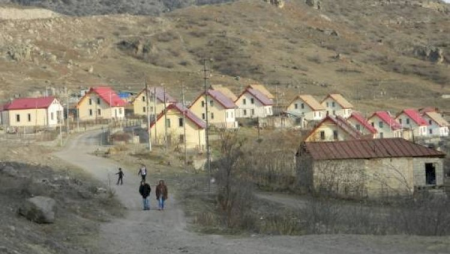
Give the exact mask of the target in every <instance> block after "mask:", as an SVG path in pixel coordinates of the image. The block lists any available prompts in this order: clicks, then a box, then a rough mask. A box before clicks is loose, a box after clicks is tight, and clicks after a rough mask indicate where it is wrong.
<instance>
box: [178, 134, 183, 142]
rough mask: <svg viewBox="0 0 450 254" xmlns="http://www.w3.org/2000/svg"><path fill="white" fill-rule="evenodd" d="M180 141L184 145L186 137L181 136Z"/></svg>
mask: <svg viewBox="0 0 450 254" xmlns="http://www.w3.org/2000/svg"><path fill="white" fill-rule="evenodd" d="M179 141H180V143H184V135H183V134H181V135H180V139H179Z"/></svg>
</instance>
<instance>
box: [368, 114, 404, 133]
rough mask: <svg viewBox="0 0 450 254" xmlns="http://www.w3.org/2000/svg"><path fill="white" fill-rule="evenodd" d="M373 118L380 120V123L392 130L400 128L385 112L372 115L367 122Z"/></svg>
mask: <svg viewBox="0 0 450 254" xmlns="http://www.w3.org/2000/svg"><path fill="white" fill-rule="evenodd" d="M374 116H377V117H378V118H380V119H381V121H383V122H384V123H385V124H387V125H388V126H390V127H391V129H392V130H399V129H401V128H402V126H401V125H400V124H399V123H398V122H397V121H396V120H395V119H394V118H392V117H391V115H390V114H389V112H387V111H377V112H375V113H373V114H372V116H370V117H369V120H370V119H372V117H374Z"/></svg>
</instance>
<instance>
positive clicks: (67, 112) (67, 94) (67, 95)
mask: <svg viewBox="0 0 450 254" xmlns="http://www.w3.org/2000/svg"><path fill="white" fill-rule="evenodd" d="M66 98H67V101H66V103H67V108H66V115H67V123H66V125H67V136H69V107H70V105H69V93H68V92H67V90H66Z"/></svg>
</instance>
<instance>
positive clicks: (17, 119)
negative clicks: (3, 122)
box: [16, 114, 20, 123]
mask: <svg viewBox="0 0 450 254" xmlns="http://www.w3.org/2000/svg"><path fill="white" fill-rule="evenodd" d="M16 122H18V123H20V115H19V114H17V115H16Z"/></svg>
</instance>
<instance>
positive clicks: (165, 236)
mask: <svg viewBox="0 0 450 254" xmlns="http://www.w3.org/2000/svg"><path fill="white" fill-rule="evenodd" d="M99 133H100V132H99V131H94V132H89V133H85V134H82V135H80V136H78V137H76V138H74V139H72V140H71V141H70V142H69V143H68V144H67V147H66V148H65V149H64V150H63V151H61V152H59V153H57V154H56V155H57V156H58V157H59V158H61V159H63V160H65V161H67V162H69V163H71V164H74V165H76V166H78V167H80V168H83V169H84V170H86V171H87V172H89V173H91V174H92V175H93V176H94V177H95V178H97V179H98V180H100V181H102V182H104V183H105V184H110V183H111V186H112V187H113V188H114V189H115V190H116V193H117V195H118V198H119V200H120V201H121V202H122V203H123V205H124V206H125V207H126V208H127V209H128V213H127V215H126V217H125V218H124V219H118V220H116V221H112V222H110V223H105V224H104V225H103V226H102V228H101V232H100V239H99V246H100V249H101V250H102V252H101V253H114V254H119V253H121V254H134V253H164V254H169V253H196V254H203V253H204V254H210V253H248V254H252V253H255V254H256V253H260V254H272V253H281V254H284V253H286V254H288V253H310V254H319V253H333V254H340V253H342V254H351V253H368V254H370V253H396V254H401V253H450V247H449V245H448V243H449V242H450V239H449V238H423V237H406V236H377V237H375V236H353V235H310V236H300V237H298V236H296V237H290V236H276V237H275V236H273V237H272V236H255V237H245V238H240V239H234V238H233V239H230V238H226V237H223V236H214V235H199V234H196V233H193V232H190V231H188V230H187V229H186V220H185V217H184V213H183V211H182V209H181V207H179V206H178V204H177V201H176V200H175V199H174V198H173V196H171V197H170V198H169V200H168V203H167V209H166V210H165V211H163V212H161V211H158V210H153V209H155V205H156V200H155V198H154V192H153V191H152V196H151V197H152V199H151V206H152V210H150V211H143V210H142V203H141V198H140V196H139V195H138V186H139V178H138V176H137V175H136V173H137V172H134V170H133V171H129V170H128V169H125V178H124V179H125V182H124V185H122V186H116V185H115V180H116V178H115V175H114V174H115V173H116V172H117V168H118V167H119V166H120V165H118V164H117V163H116V162H113V161H111V160H108V159H105V158H100V157H96V156H92V155H89V154H88V153H89V152H91V151H94V150H95V149H97V148H98V143H99V142H98V140H99V139H98V135H99ZM150 178H151V176H150ZM155 180H156V179H155ZM150 183H151V185H152V187H153V186H154V185H155V183H154V182H153V181H151V182H150ZM170 187H172V188H173V186H170Z"/></svg>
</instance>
